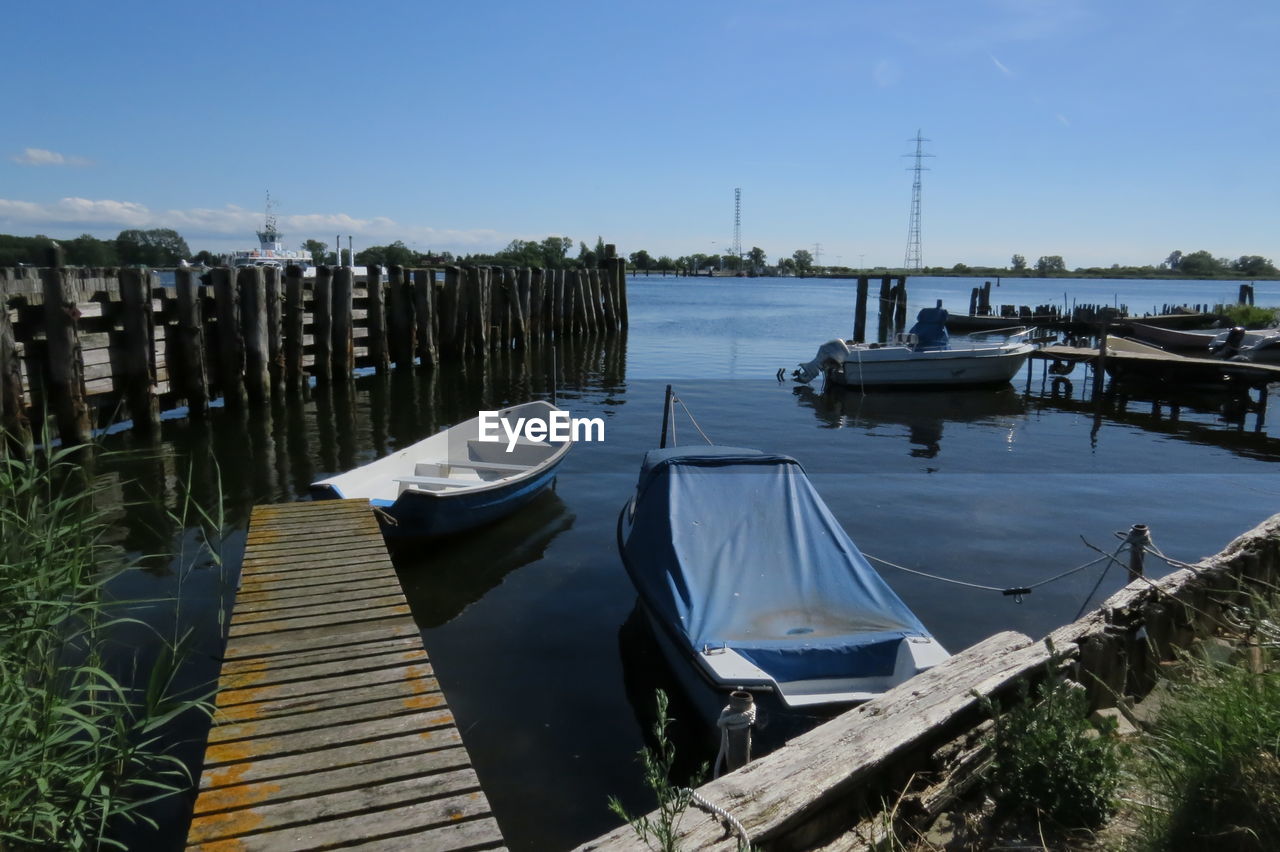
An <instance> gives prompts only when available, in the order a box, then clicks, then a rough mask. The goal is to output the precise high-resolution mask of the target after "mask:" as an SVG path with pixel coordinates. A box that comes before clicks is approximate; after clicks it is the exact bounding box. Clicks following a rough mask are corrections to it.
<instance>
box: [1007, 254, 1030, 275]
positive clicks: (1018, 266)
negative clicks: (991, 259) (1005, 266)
mask: <svg viewBox="0 0 1280 852" xmlns="http://www.w3.org/2000/svg"><path fill="white" fill-rule="evenodd" d="M1009 268H1010V269H1012V270H1013V271H1015V272H1022V271H1024V270H1025V269H1026V268H1027V259H1026V258H1025V257H1023V256H1022V255H1020V254H1015V255H1014V256H1013V257H1011V258H1009Z"/></svg>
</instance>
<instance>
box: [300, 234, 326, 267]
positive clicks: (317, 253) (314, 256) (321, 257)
mask: <svg viewBox="0 0 1280 852" xmlns="http://www.w3.org/2000/svg"><path fill="white" fill-rule="evenodd" d="M302 250H303V251H305V252H306V253H307V254H309V255H311V263H312V264H313V265H315V266H320V265H322V264H325V263H328V262H329V244H328V243H322V242H320V241H319V240H307V241H306V242H305V243H303V244H302Z"/></svg>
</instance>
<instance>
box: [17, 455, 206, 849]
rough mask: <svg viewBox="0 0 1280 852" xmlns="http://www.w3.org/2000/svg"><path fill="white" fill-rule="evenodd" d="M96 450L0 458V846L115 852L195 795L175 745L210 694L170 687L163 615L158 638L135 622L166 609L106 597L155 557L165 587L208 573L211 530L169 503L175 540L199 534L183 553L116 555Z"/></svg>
mask: <svg viewBox="0 0 1280 852" xmlns="http://www.w3.org/2000/svg"><path fill="white" fill-rule="evenodd" d="M43 446H44V447H46V448H48V447H50V446H51V441H50V440H49V436H47V435H46V436H45V440H44V441H43ZM97 452H98V451H97V450H96V449H95V448H91V447H68V448H55V449H48V450H46V451H43V452H39V453H35V454H32V455H31V456H30V457H28V458H15V457H2V456H0V529H2V530H3V534H2V535H0V599H2V600H3V604H4V607H3V609H4V613H5V617H4V619H2V620H0V666H2V668H0V717H2V718H0V849H99V848H128V846H129V845H130V843H129V842H128V840H126V839H125V838H132V839H134V840H140V839H142V838H143V837H144V836H147V835H149V834H150V832H152V831H154V830H155V829H156V828H157V826H158V822H157V820H156V818H155V817H154V816H153V814H154V813H156V812H157V811H156V809H157V807H160V804H159V803H161V802H162V801H164V800H166V799H168V798H169V797H171V796H175V795H182V794H186V793H188V792H189V791H190V790H191V788H192V786H193V783H194V781H193V778H192V774H191V772H190V771H189V769H188V767H187V766H186V764H185V762H184V760H183V759H182V758H181V757H180V756H179V754H178V753H177V752H178V751H180V750H181V746H182V737H183V736H184V735H183V733H182V732H183V731H184V730H188V729H189V726H190V723H191V720H192V719H193V718H197V719H202V721H204V722H205V723H206V724H207V719H208V718H209V716H211V714H212V711H213V704H212V697H213V690H214V689H216V687H214V686H212V685H210V684H202V685H196V686H194V687H193V686H192V685H191V684H184V682H183V681H184V676H183V665H184V661H185V660H186V659H187V655H188V654H189V653H190V648H191V647H192V645H193V643H194V642H196V641H198V640H197V639H196V637H194V636H193V635H192V633H191V631H190V629H189V628H184V627H183V626H182V625H181V619H180V618H179V617H178V616H177V615H176V614H175V617H174V625H175V626H174V627H173V630H172V632H171V633H167V634H166V632H163V631H162V630H161V629H160V628H159V627H157V626H154V625H150V624H148V623H147V622H146V621H145V620H144V619H146V618H147V616H146V610H147V608H148V607H155V606H164V607H168V608H171V609H175V610H176V608H177V607H178V605H179V604H178V603H177V602H175V601H172V600H168V599H162V600H146V601H136V600H121V599H119V598H118V597H117V596H116V595H115V594H114V593H113V590H112V584H113V581H114V580H116V579H118V578H121V577H122V575H123V574H125V573H126V572H130V571H136V570H143V567H144V566H145V565H148V564H151V563H152V562H153V561H154V560H159V561H161V562H162V563H163V564H164V565H165V566H167V567H168V568H170V569H171V570H174V571H177V572H179V579H178V582H179V583H181V578H182V576H185V572H187V571H188V570H190V569H192V568H196V567H199V566H201V565H207V564H209V563H210V562H212V563H214V564H219V560H218V556H217V547H216V546H214V541H215V539H216V537H217V536H218V534H219V531H220V530H221V519H220V518H219V517H212V516H210V515H209V514H207V513H205V512H203V511H202V510H200V509H198V508H197V507H196V506H195V505H194V503H193V502H192V501H191V500H190V499H186V500H180V501H179V505H178V507H177V508H176V509H174V510H172V512H171V517H172V518H173V520H174V521H175V523H177V524H178V528H179V529H183V528H186V527H189V526H200V527H202V528H203V529H204V530H205V534H204V536H203V540H202V541H201V542H200V543H199V544H197V545H196V546H195V548H194V551H193V550H192V545H191V543H189V542H186V543H183V544H182V545H181V546H180V552H178V553H165V554H154V555H145V554H132V553H127V552H125V551H124V550H123V549H122V548H120V547H119V546H118V545H116V544H114V543H113V542H112V535H111V531H112V527H113V524H114V521H115V520H116V519H117V518H118V516H119V513H120V512H121V511H122V510H123V508H124V507H122V506H121V505H120V504H119V502H118V500H117V498H116V496H115V494H114V492H113V490H112V489H110V488H109V487H107V486H105V485H103V484H102V482H101V480H100V479H96V478H95V477H94V475H93V470H94V467H95V464H94V454H95V453H97ZM99 458H100V456H99ZM175 549H177V548H176V547H175ZM175 562H176V563H177V564H176V565H175ZM191 714H195V715H194V717H193V716H192V715H191Z"/></svg>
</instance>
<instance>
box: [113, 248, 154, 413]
mask: <svg viewBox="0 0 1280 852" xmlns="http://www.w3.org/2000/svg"><path fill="white" fill-rule="evenodd" d="M152 277H153V274H152V273H151V272H148V271H147V270H145V269H140V268H137V267H131V268H124V269H121V270H120V321H121V323H120V324H121V327H122V328H123V330H124V349H123V352H122V353H121V357H120V358H119V360H118V361H117V364H118V365H119V368H120V375H119V376H118V377H116V378H117V379H118V381H117V382H116V386H117V387H121V386H123V390H124V399H125V404H126V406H127V407H128V409H129V419H130V420H132V421H133V429H134V431H135V432H137V433H138V434H139V435H143V436H150V435H155V434H157V433H158V432H159V431H160V399H159V397H158V396H157V395H156V362H155V317H154V316H153V313H152V306H151V287H152V283H153V282H152Z"/></svg>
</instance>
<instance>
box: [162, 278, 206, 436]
mask: <svg viewBox="0 0 1280 852" xmlns="http://www.w3.org/2000/svg"><path fill="white" fill-rule="evenodd" d="M173 283H174V291H175V293H176V295H177V302H178V318H177V323H176V328H175V335H174V336H175V338H176V341H175V342H176V346H175V345H170V346H169V347H168V348H167V349H166V351H165V354H166V355H167V356H169V387H170V388H172V389H174V390H175V391H177V393H178V394H179V395H180V396H181V397H183V398H184V399H185V400H186V401H187V414H188V416H189V417H192V418H194V419H196V420H200V419H203V418H204V417H205V416H207V415H208V413H209V372H208V369H207V367H206V365H205V360H204V351H205V350H204V320H203V318H202V316H201V310H200V278H199V276H198V275H197V274H196V271H195V270H194V269H191V268H190V267H186V268H181V269H177V270H174V273H173ZM175 368H176V369H175Z"/></svg>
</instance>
